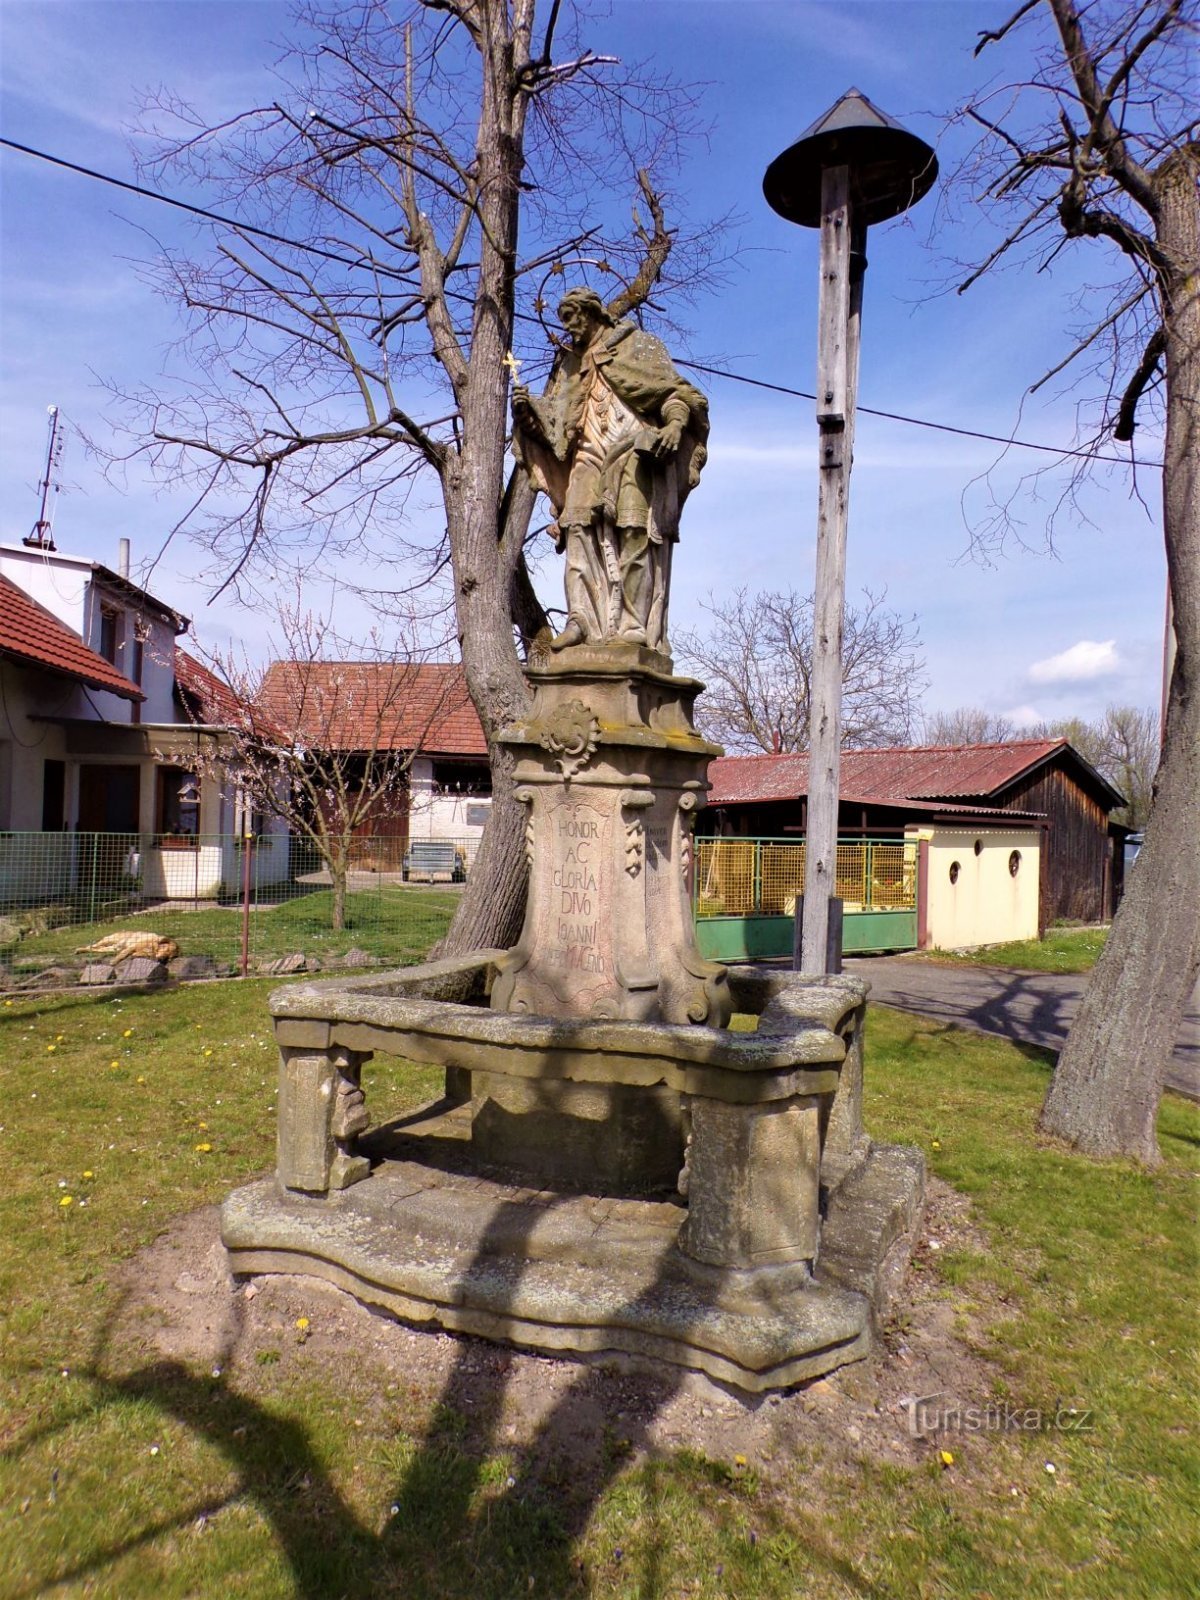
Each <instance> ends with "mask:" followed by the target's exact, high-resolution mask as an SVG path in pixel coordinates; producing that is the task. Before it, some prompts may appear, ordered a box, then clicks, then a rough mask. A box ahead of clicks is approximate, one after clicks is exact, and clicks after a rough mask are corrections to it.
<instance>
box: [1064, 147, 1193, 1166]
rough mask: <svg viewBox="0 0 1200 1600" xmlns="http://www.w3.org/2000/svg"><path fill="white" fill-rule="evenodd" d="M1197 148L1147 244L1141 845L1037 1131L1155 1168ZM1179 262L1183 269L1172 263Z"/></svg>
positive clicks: (1173, 164)
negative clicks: (1162, 561)
mask: <svg viewBox="0 0 1200 1600" xmlns="http://www.w3.org/2000/svg"><path fill="white" fill-rule="evenodd" d="M1198 165H1200V146H1192V147H1191V148H1190V149H1188V148H1185V149H1183V150H1181V151H1179V152H1177V153H1176V154H1175V155H1174V156H1172V157H1171V158H1170V159H1169V160H1168V161H1167V162H1166V163H1165V164H1164V166H1163V167H1162V168H1160V169H1159V171H1158V173H1157V174H1156V182H1155V187H1156V189H1157V191H1158V196H1159V202H1160V214H1159V218H1158V242H1159V244H1160V245H1161V246H1162V248H1163V249H1164V251H1165V252H1166V253H1167V255H1168V256H1169V257H1171V258H1172V259H1173V260H1174V261H1176V262H1178V263H1180V266H1181V268H1182V270H1179V271H1178V272H1176V273H1175V274H1174V275H1173V282H1172V283H1171V285H1170V286H1169V287H1168V289H1167V292H1166V294H1165V296H1164V301H1165V303H1164V306H1163V325H1164V328H1165V331H1166V363H1167V370H1166V388H1167V438H1166V449H1165V453H1164V461H1163V523H1164V531H1165V535H1166V546H1167V570H1168V575H1169V578H1170V584H1171V595H1172V598H1173V600H1174V604H1175V632H1176V656H1175V667H1174V672H1173V674H1172V678H1171V694H1170V699H1169V702H1168V707H1167V722H1166V728H1165V730H1164V742H1163V758H1162V763H1161V765H1160V766H1159V769H1158V776H1157V778H1156V780H1155V785H1154V803H1153V806H1152V809H1151V813H1150V821H1149V823H1148V825H1147V828H1146V842H1145V844H1144V846H1143V847H1142V851H1141V854H1140V855H1139V856H1138V861H1137V866H1136V867H1135V869H1134V871H1133V872H1132V874H1131V875H1130V880H1129V887H1128V890H1127V891H1126V894H1125V898H1124V900H1123V901H1122V903H1121V908H1120V910H1119V912H1118V914H1117V917H1116V920H1115V921H1114V923H1113V929H1112V933H1111V935H1110V936H1109V940H1108V943H1107V945H1106V947H1105V949H1104V952H1103V954H1102V956H1101V958H1100V960H1099V962H1098V963H1097V965H1096V970H1095V972H1094V973H1093V975H1092V979H1091V982H1090V983H1089V984H1088V986H1087V990H1086V991H1085V993H1084V996H1083V1001H1082V1003H1081V1005H1080V1008H1079V1012H1078V1014H1077V1016H1076V1019H1075V1023H1074V1026H1073V1027H1072V1029H1071V1033H1070V1036H1069V1037H1068V1039H1067V1043H1066V1045H1065V1047H1064V1049H1063V1052H1062V1055H1061V1056H1060V1057H1059V1061H1058V1067H1057V1069H1056V1071H1055V1074H1054V1081H1053V1082H1052V1084H1051V1085H1050V1090H1049V1093H1048V1094H1047V1096H1046V1103H1045V1105H1044V1106H1043V1108H1042V1118H1041V1125H1042V1127H1043V1129H1044V1130H1045V1131H1046V1132H1048V1133H1053V1134H1057V1135H1059V1136H1060V1137H1062V1138H1064V1139H1068V1140H1069V1141H1070V1142H1071V1143H1072V1144H1073V1145H1075V1146H1076V1147H1077V1148H1078V1149H1080V1150H1085V1151H1087V1152H1088V1153H1089V1154H1092V1155H1124V1156H1131V1157H1133V1158H1134V1159H1135V1160H1139V1161H1144V1162H1146V1163H1148V1164H1154V1163H1156V1162H1157V1161H1158V1160H1159V1152H1158V1141H1157V1137H1156V1133H1155V1124H1156V1121H1157V1115H1158V1103H1159V1098H1160V1095H1161V1093H1162V1075H1163V1069H1164V1067H1165V1065H1166V1062H1167V1059H1168V1057H1169V1056H1170V1054H1171V1052H1172V1051H1173V1050H1174V1048H1175V1044H1176V1041H1177V1040H1178V1037H1179V1027H1180V1023H1181V1021H1182V1018H1183V1011H1184V1007H1185V1005H1186V1003H1187V999H1188V996H1189V995H1190V994H1191V991H1192V988H1193V986H1194V984H1195V983H1196V979H1197V975H1198V974H1200V839H1198V838H1197V835H1196V828H1195V818H1196V797H1197V795H1200V685H1197V682H1196V675H1197V672H1198V671H1200V460H1198V457H1200V279H1198V278H1197V273H1196V270H1195V263H1196V256H1197V238H1198V237H1200V200H1198V198H1197V191H1196V178H1197V166H1198ZM1189 262H1190V263H1191V269H1190V270H1188V269H1187V266H1186V264H1187V263H1189Z"/></svg>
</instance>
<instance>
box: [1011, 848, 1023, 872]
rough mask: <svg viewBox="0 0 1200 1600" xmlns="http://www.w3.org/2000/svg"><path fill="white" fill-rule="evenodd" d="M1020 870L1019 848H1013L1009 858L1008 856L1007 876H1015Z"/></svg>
mask: <svg viewBox="0 0 1200 1600" xmlns="http://www.w3.org/2000/svg"><path fill="white" fill-rule="evenodd" d="M1020 870H1021V852H1020V851H1019V850H1014V851H1013V853H1012V855H1010V856H1009V858H1008V875H1009V877H1010V878H1015V877H1016V875H1017V873H1018V872H1020Z"/></svg>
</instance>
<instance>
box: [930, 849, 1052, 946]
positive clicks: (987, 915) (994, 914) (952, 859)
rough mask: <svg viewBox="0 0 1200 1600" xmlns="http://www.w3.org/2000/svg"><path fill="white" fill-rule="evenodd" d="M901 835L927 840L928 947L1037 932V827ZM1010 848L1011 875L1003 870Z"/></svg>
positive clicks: (1032, 936) (1004, 939) (1021, 936)
mask: <svg viewBox="0 0 1200 1600" xmlns="http://www.w3.org/2000/svg"><path fill="white" fill-rule="evenodd" d="M905 837H906V838H908V839H915V838H922V839H927V840H928V841H929V876H928V888H927V897H926V910H925V918H926V926H927V928H928V933H929V945H930V948H931V949H934V950H963V949H970V948H973V947H974V946H977V945H984V944H1005V943H1007V942H1008V941H1009V940H1011V939H1036V938H1037V936H1038V888H1039V876H1040V871H1041V844H1042V834H1041V830H1040V829H1038V828H992V829H982V828H980V829H970V830H968V829H963V828H949V827H938V826H933V827H929V828H920V829H915V828H910V829H908V830H907V832H906V835H905ZM977 845H978V846H979V848H978V850H977V849H976V846H977ZM1014 851H1017V852H1019V854H1020V863H1019V866H1018V870H1017V872H1016V874H1015V875H1014V874H1013V873H1012V872H1011V871H1010V870H1009V862H1010V859H1011V857H1012V854H1013V852H1014ZM955 863H957V865H958V872H957V874H956V875H955V876H956V879H957V881H955V882H952V881H951V876H952V875H951V868H952V866H954V864H955Z"/></svg>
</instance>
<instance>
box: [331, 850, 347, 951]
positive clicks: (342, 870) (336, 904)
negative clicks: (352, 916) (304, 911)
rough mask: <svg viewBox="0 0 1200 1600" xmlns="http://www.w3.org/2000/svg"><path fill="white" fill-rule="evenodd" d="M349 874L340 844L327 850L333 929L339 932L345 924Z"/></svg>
mask: <svg viewBox="0 0 1200 1600" xmlns="http://www.w3.org/2000/svg"><path fill="white" fill-rule="evenodd" d="M348 876H349V873H348V867H347V855H346V851H345V849H344V847H343V846H342V845H341V844H336V845H334V847H333V849H332V850H331V851H330V852H329V880H330V882H331V883H332V884H333V918H332V922H333V930H334V932H335V933H341V931H342V929H343V928H344V927H345V926H346V880H347V878H348Z"/></svg>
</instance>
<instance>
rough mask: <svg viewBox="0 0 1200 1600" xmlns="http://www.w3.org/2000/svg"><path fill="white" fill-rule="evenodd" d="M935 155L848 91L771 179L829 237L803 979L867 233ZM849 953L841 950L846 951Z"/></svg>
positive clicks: (826, 960)
mask: <svg viewBox="0 0 1200 1600" xmlns="http://www.w3.org/2000/svg"><path fill="white" fill-rule="evenodd" d="M936 177H937V157H936V156H935V155H934V153H933V151H932V150H931V149H930V147H929V146H928V145H927V144H926V143H925V142H924V140H922V139H918V138H917V136H916V135H915V134H912V133H909V132H908V131H907V130H906V129H904V128H902V127H901V126H900V124H899V123H898V122H895V121H893V119H892V118H891V117H888V116H886V115H885V114H884V113H883V112H882V111H880V110H879V109H878V108H877V107H876V106H873V105H872V104H871V102H870V101H869V100H868V99H867V97H866V96H865V95H864V94H862V93H861V92H860V91H859V90H858V89H850V90H848V91H847V93H846V94H844V95H843V96H842V98H841V99H840V100H839V101H838V102H837V104H836V105H834V106H832V107H831V108H830V110H829V111H827V112H826V113H825V115H824V116H823V117H821V118H819V119H818V121H816V122H815V123H813V125H812V127H811V128H809V129H808V130H807V131H806V132H805V133H803V134H802V135H801V136H800V138H799V139H798V140H797V141H796V143H795V144H793V145H791V146H789V147H788V149H786V150H785V151H784V152H783V154H782V155H780V156H777V157H776V158H775V160H774V161H773V162H772V163H771V165H770V166H769V167H768V168H767V173H766V176H765V177H764V179H763V193H764V194H765V196H766V199H767V203H768V204H769V205H770V206H771V208H772V209H773V210H775V211H777V212H778V213H779V215H780V216H781V217H785V218H787V220H788V221H789V222H795V223H798V224H799V225H800V226H802V227H806V228H818V229H819V230H820V288H819V295H818V305H817V329H818V343H817V430H818V461H819V466H820V475H819V490H818V501H817V574H816V590H815V598H814V603H813V660H812V681H811V686H810V708H811V715H810V723H809V746H808V826H807V831H806V833H805V853H804V903H803V922H802V926H801V928H800V930H799V932H800V936H801V937H800V944H799V952H798V964H799V967H800V970H801V971H803V972H808V973H813V974H822V973H826V972H830V971H836V970H837V969H838V967H839V965H840V948H838V949H832V950H831V948H830V939H829V927H830V921H831V911H832V914H833V919H834V920H835V921H836V922H837V924H838V925H839V926H840V910H841V906H840V903H839V902H837V829H838V785H839V775H840V767H841V750H842V624H843V617H844V614H845V606H846V530H847V524H848V519H849V508H850V469H851V466H852V464H853V455H854V414H855V406H856V403H857V397H858V353H859V340H860V330H861V325H862V292H863V276H864V274H865V272H866V267H867V255H866V244H867V228H868V227H869V226H870V224H872V223H875V222H883V221H885V220H886V219H887V218H888V217H895V216H898V215H899V214H900V213H901V212H902V211H907V210H908V208H909V207H910V206H912V205H914V204H915V203H916V202H917V201H918V200H919V199H920V198H921V197H922V195H924V194H926V193H927V192H928V190H929V189H930V188H931V187H932V185H933V182H934V179H935V178H936ZM839 944H840V941H839Z"/></svg>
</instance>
